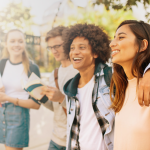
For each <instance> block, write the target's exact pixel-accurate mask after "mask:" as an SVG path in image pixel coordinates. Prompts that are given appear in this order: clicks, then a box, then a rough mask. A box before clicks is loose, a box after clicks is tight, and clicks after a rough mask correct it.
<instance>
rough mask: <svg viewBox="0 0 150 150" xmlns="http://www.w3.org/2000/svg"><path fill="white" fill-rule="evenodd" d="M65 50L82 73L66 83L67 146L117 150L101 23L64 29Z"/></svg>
mask: <svg viewBox="0 0 150 150" xmlns="http://www.w3.org/2000/svg"><path fill="white" fill-rule="evenodd" d="M63 40H64V41H65V42H64V50H65V53H66V55H67V56H68V57H70V60H71V62H72V64H73V67H74V68H75V69H77V70H78V71H79V73H78V74H77V75H76V76H75V77H74V78H73V79H71V80H69V81H68V82H67V83H66V84H65V86H64V92H65V94H66V95H67V96H66V99H67V102H68V103H67V111H68V112H67V113H68V114H67V117H68V123H67V149H68V150H71V149H74V150H79V149H82V150H113V129H114V127H113V124H114V118H115V113H114V111H112V110H111V109H108V108H109V107H110V105H111V100H110V96H109V83H110V79H111V74H112V73H111V70H112V69H111V67H108V66H107V65H106V64H105V63H106V61H108V59H109V58H110V52H111V51H110V47H109V43H110V41H109V37H108V35H107V34H106V33H105V32H104V31H103V30H102V29H101V28H99V27H98V26H95V25H92V24H76V25H74V26H71V27H70V28H69V29H67V30H65V31H64V32H63Z"/></svg>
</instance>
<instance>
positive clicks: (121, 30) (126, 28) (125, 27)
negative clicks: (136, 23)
mask: <svg viewBox="0 0 150 150" xmlns="http://www.w3.org/2000/svg"><path fill="white" fill-rule="evenodd" d="M119 33H126V34H133V32H132V31H131V29H130V27H129V25H127V24H126V25H122V26H121V27H119V28H118V29H117V31H116V35H118V34H119Z"/></svg>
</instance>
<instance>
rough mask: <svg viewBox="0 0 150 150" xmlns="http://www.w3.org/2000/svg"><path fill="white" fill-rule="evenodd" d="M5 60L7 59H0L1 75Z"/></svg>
mask: <svg viewBox="0 0 150 150" xmlns="http://www.w3.org/2000/svg"><path fill="white" fill-rule="evenodd" d="M7 60H8V59H1V61H0V73H1V76H2V75H3V72H4V68H5V64H6V61H7Z"/></svg>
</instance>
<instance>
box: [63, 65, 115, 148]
mask: <svg viewBox="0 0 150 150" xmlns="http://www.w3.org/2000/svg"><path fill="white" fill-rule="evenodd" d="M105 66H106V65H105V64H102V63H100V64H98V65H97V66H95V73H94V75H95V77H97V79H98V80H97V81H98V82H99V87H98V97H100V98H99V99H98V100H97V107H98V109H99V111H100V113H101V115H103V117H104V118H105V119H106V120H107V121H108V122H109V125H108V127H107V129H106V132H105V134H104V141H105V144H106V146H107V149H108V150H113V143H114V119H115V113H114V111H113V110H112V109H109V106H110V105H111V100H110V96H109V87H108V86H107V85H106V83H105V80H104V72H103V68H104V67H105ZM79 78H80V75H79V74H77V75H76V76H75V77H74V78H73V79H71V80H69V81H68V82H67V83H66V84H65V86H64V92H65V94H66V100H67V145H66V147H67V150H71V127H72V124H73V121H74V117H75V96H76V94H77V87H78V82H79ZM94 88H95V85H94ZM93 90H94V89H93Z"/></svg>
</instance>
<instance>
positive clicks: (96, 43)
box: [62, 24, 111, 63]
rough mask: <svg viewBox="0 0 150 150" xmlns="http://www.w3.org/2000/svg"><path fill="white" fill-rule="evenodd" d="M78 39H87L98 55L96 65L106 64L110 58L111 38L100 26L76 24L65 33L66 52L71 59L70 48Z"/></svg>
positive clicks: (63, 36) (93, 51)
mask: <svg viewBox="0 0 150 150" xmlns="http://www.w3.org/2000/svg"><path fill="white" fill-rule="evenodd" d="M76 37H85V39H87V40H88V41H89V44H90V45H91V47H92V53H93V54H97V55H98V58H96V60H95V63H99V62H102V63H106V62H107V61H108V59H109V58H110V53H111V49H110V47H109V43H110V40H109V39H110V38H109V36H108V35H107V34H106V33H105V32H104V31H103V29H101V28H100V27H99V26H95V25H94V24H76V25H73V26H70V28H67V29H66V30H64V31H63V34H62V39H63V41H64V45H63V46H64V50H65V53H66V55H67V56H68V58H69V52H70V46H71V44H72V42H73V40H74V39H75V38H76Z"/></svg>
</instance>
